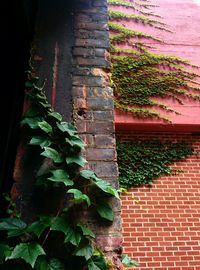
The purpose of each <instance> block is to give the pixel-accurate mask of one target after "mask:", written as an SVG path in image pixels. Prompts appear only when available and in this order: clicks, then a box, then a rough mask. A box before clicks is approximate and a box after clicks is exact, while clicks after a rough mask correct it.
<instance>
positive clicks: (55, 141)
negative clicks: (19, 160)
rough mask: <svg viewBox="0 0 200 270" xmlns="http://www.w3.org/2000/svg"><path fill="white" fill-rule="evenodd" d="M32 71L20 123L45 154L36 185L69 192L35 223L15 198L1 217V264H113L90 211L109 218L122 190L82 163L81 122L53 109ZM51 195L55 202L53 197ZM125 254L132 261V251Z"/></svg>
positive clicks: (102, 267)
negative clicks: (98, 237) (93, 226)
mask: <svg viewBox="0 0 200 270" xmlns="http://www.w3.org/2000/svg"><path fill="white" fill-rule="evenodd" d="M27 74H28V81H27V82H26V97H27V100H28V101H29V103H30V106H29V109H28V110H27V111H26V112H25V114H24V117H23V120H22V122H21V123H22V127H23V128H24V129H25V130H26V132H25V134H26V142H27V143H28V145H29V146H28V145H27V147H29V148H34V149H35V148H37V149H38V151H39V153H40V156H41V158H42V161H41V166H40V168H39V169H38V171H37V172H35V185H36V186H39V187H40V188H41V189H42V190H43V197H44V198H45V197H47V196H46V195H45V190H46V188H48V187H50V188H52V189H53V190H54V191H55V192H56V190H58V189H60V190H62V191H63V190H64V196H63V197H62V199H61V200H60V202H59V204H58V206H57V209H55V211H53V212H52V213H51V214H47V213H46V214H45V213H41V212H40V213H38V214H37V216H36V218H35V220H34V221H33V222H32V223H30V224H29V223H26V222H25V221H24V220H23V219H22V218H21V217H20V216H19V214H17V212H16V209H15V206H14V204H12V203H11V204H10V209H8V213H9V214H10V217H8V218H4V219H1V222H0V231H1V242H0V264H1V265H3V267H4V270H6V269H13V270H15V269H20V270H23V269H27V270H28V269H36V270H68V269H70V270H71V269H77V270H79V269H80V270H82V269H88V270H106V269H109V267H110V265H109V262H108V261H107V260H106V258H105V255H104V254H103V252H102V251H101V250H100V249H99V248H98V247H97V245H96V243H95V233H94V232H93V231H92V229H91V228H90V226H89V224H88V219H87V218H86V216H87V217H90V218H89V219H91V218H92V219H93V220H96V222H97V223H98V222H104V223H105V222H107V223H108V224H110V222H112V221H113V219H114V213H113V210H112V208H111V206H110V205H109V198H111V197H116V198H117V199H119V194H118V191H117V190H116V189H115V188H113V187H112V186H111V185H110V184H109V183H108V182H105V181H103V180H102V179H100V178H98V177H97V176H96V175H95V173H94V172H93V171H91V170H84V169H82V168H83V166H84V165H85V164H86V163H87V161H86V160H85V159H84V157H82V156H81V154H80V151H81V150H82V149H84V147H85V144H84V142H83V141H82V139H81V138H80V137H79V136H78V133H77V130H76V128H75V127H74V126H73V125H72V124H71V123H68V122H65V121H63V120H62V116H61V115H60V114H59V113H58V112H55V111H53V110H52V109H51V106H50V104H49V103H48V101H47V99H46V96H45V94H44V92H43V87H41V88H40V87H38V86H37V81H38V77H36V75H35V72H34V69H33V68H30V71H28V73H27ZM27 181H28V179H27ZM46 199H47V201H49V203H50V200H51V198H48V197H47V198H46ZM13 207H14V208H13ZM86 213H87V214H86ZM123 260H124V263H127V262H128V263H129V265H131V264H132V265H133V262H132V261H131V260H130V259H129V258H128V257H127V256H125V257H122V261H123Z"/></svg>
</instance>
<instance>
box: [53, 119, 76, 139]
mask: <svg viewBox="0 0 200 270" xmlns="http://www.w3.org/2000/svg"><path fill="white" fill-rule="evenodd" d="M57 127H58V129H59V130H61V131H62V132H67V133H68V134H69V135H70V136H74V135H75V134H76V133H77V130H76V129H75V127H74V126H73V125H72V124H71V123H67V122H61V123H57Z"/></svg>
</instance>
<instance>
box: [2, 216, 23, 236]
mask: <svg viewBox="0 0 200 270" xmlns="http://www.w3.org/2000/svg"><path fill="white" fill-rule="evenodd" d="M26 228H27V224H26V223H25V222H24V221H22V220H21V219H18V218H6V219H4V220H3V221H2V222H1V223H0V231H7V233H8V237H15V236H18V235H21V234H23V233H24V232H25V230H26Z"/></svg>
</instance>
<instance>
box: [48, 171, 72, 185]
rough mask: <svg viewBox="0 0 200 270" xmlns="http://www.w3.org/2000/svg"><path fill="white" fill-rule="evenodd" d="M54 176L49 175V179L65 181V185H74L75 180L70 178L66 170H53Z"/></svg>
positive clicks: (58, 181) (59, 181)
mask: <svg viewBox="0 0 200 270" xmlns="http://www.w3.org/2000/svg"><path fill="white" fill-rule="evenodd" d="M51 173H52V174H53V176H51V177H49V178H48V180H50V181H53V182H57V183H63V184H64V185H65V186H72V185H73V184H74V182H73V181H72V180H70V178H69V174H68V173H67V172H66V171H65V170H61V169H60V170H52V171H51Z"/></svg>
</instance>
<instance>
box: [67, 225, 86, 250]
mask: <svg viewBox="0 0 200 270" xmlns="http://www.w3.org/2000/svg"><path fill="white" fill-rule="evenodd" d="M81 239H82V237H81V234H80V233H79V232H77V231H75V230H74V229H73V228H71V227H70V226H68V228H67V231H66V237H65V241H64V242H65V243H67V242H70V243H71V244H72V245H74V246H78V245H79V244H80V242H81Z"/></svg>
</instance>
